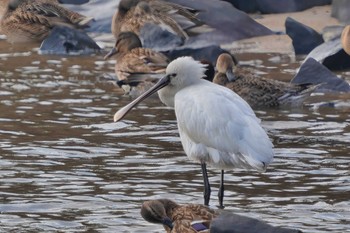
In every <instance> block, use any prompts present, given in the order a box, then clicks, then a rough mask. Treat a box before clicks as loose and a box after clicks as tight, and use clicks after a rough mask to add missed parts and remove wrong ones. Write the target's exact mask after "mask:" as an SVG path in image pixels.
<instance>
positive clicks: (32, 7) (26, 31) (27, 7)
mask: <svg viewBox="0 0 350 233" xmlns="http://www.w3.org/2000/svg"><path fill="white" fill-rule="evenodd" d="M4 2H5V3H3V4H5V5H6V6H5V7H6V9H5V11H4V13H3V16H2V18H1V20H0V29H1V32H2V33H3V34H5V35H6V36H7V40H8V41H9V42H11V43H17V42H42V41H43V40H44V39H45V38H46V37H47V36H48V35H49V34H50V32H51V30H52V29H53V28H54V27H55V26H66V27H68V28H76V29H81V28H86V27H88V24H89V23H90V22H91V21H92V20H93V18H90V17H86V16H83V15H81V14H79V13H76V12H73V11H70V10H68V9H66V8H64V7H62V6H60V5H59V4H58V2H57V1H52V0H36V1H31V0H9V1H6V0H5V1H4Z"/></svg>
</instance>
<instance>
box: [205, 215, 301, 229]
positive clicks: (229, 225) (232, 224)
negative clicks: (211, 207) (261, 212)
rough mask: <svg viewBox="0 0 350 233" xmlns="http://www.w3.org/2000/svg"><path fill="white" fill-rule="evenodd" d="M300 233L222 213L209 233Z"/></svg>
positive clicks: (252, 219) (256, 220)
mask: <svg viewBox="0 0 350 233" xmlns="http://www.w3.org/2000/svg"><path fill="white" fill-rule="evenodd" d="M243 232H244V233H302V231H299V230H295V229H288V228H282V227H274V226H271V225H270V224H267V223H265V222H263V221H260V220H258V219H254V218H249V217H246V216H242V215H238V214H233V213H228V212H227V213H223V214H221V215H219V217H217V218H216V219H214V220H213V221H212V223H211V226H210V233H243Z"/></svg>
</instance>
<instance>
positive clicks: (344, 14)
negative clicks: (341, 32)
mask: <svg viewBox="0 0 350 233" xmlns="http://www.w3.org/2000/svg"><path fill="white" fill-rule="evenodd" d="M349 12H350V1H349V0H333V2H332V14H331V15H332V16H333V17H334V18H336V19H338V20H339V21H340V22H342V23H346V24H349V23H350V14H349Z"/></svg>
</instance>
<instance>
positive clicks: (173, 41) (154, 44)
mask: <svg viewBox="0 0 350 233" xmlns="http://www.w3.org/2000/svg"><path fill="white" fill-rule="evenodd" d="M140 39H141V42H142V46H143V47H145V48H151V49H153V50H155V51H169V50H172V49H175V48H177V47H179V46H181V45H183V43H184V41H183V39H182V38H181V37H180V36H177V35H175V34H173V33H171V32H169V31H168V30H164V29H162V28H161V27H160V26H158V25H155V24H146V25H145V26H144V27H143V28H142V29H141V31H140Z"/></svg>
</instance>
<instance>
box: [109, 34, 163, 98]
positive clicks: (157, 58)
mask: <svg viewBox="0 0 350 233" xmlns="http://www.w3.org/2000/svg"><path fill="white" fill-rule="evenodd" d="M112 56H115V58H116V64H115V73H116V75H117V78H118V80H119V83H118V84H119V85H126V86H127V85H128V84H132V83H140V82H142V83H144V84H145V85H144V87H141V85H131V86H140V87H139V88H141V89H142V90H141V91H140V92H143V90H147V87H150V86H152V83H153V84H154V82H156V81H158V79H159V78H161V77H162V76H163V74H164V73H165V69H166V67H167V65H168V63H169V60H168V58H167V56H165V55H164V54H162V53H159V52H156V51H153V50H152V49H149V48H143V47H142V43H141V41H140V39H139V37H138V36H137V35H136V34H135V33H133V32H121V33H120V34H119V36H118V39H117V41H116V43H115V46H114V48H113V49H112V50H111V51H110V52H109V53H108V54H107V55H106V56H105V59H107V58H110V57H112ZM146 84H148V85H146ZM129 86H130V85H129ZM145 86H147V87H145ZM124 90H125V91H126V92H128V91H130V90H128V89H124ZM139 94H141V93H139ZM139 94H135V95H139Z"/></svg>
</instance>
